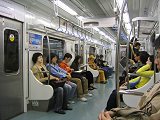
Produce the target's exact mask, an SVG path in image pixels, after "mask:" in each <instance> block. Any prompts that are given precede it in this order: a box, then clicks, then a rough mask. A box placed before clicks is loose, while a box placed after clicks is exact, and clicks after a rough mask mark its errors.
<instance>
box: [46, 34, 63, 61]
mask: <svg viewBox="0 0 160 120" xmlns="http://www.w3.org/2000/svg"><path fill="white" fill-rule="evenodd" d="M49 43H50V52H51V53H55V54H57V55H58V57H59V59H60V60H62V59H63V55H64V41H63V40H60V39H56V38H52V37H49ZM43 55H44V56H48V42H47V37H46V36H44V38H43Z"/></svg>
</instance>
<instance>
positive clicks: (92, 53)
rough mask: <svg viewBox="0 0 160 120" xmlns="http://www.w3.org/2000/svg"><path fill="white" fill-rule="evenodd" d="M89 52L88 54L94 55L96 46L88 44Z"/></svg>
mask: <svg viewBox="0 0 160 120" xmlns="http://www.w3.org/2000/svg"><path fill="white" fill-rule="evenodd" d="M89 54H90V55H95V54H96V48H95V47H92V46H90V47H89Z"/></svg>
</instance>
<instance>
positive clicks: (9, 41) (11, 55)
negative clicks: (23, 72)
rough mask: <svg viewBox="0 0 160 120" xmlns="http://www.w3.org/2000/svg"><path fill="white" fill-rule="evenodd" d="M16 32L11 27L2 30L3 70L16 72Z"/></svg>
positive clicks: (17, 41) (17, 53) (17, 39)
mask: <svg viewBox="0 0 160 120" xmlns="http://www.w3.org/2000/svg"><path fill="white" fill-rule="evenodd" d="M18 48H19V37H18V32H17V31H15V30H11V29H5V31H4V72H5V73H16V72H18V69H19V50H18Z"/></svg>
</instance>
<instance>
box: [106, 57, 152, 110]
mask: <svg viewBox="0 0 160 120" xmlns="http://www.w3.org/2000/svg"><path fill="white" fill-rule="evenodd" d="M153 69H154V57H153V56H150V57H149V59H148V61H147V62H146V65H145V66H143V67H141V68H140V69H138V71H137V72H136V73H137V74H138V75H139V76H140V77H136V78H134V79H132V80H130V81H129V85H130V89H137V88H140V87H142V86H144V85H145V84H146V83H147V82H148V81H149V80H150V78H151V76H152V75H153V74H154V71H153ZM126 84H127V83H125V84H124V85H121V87H120V89H124V88H125V89H126V88H127V87H126ZM116 95H117V91H116V90H113V91H112V93H111V95H110V97H109V99H108V101H107V106H106V108H105V109H106V110H110V109H112V108H115V107H117V102H116V101H117V99H116Z"/></svg>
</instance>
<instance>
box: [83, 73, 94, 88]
mask: <svg viewBox="0 0 160 120" xmlns="http://www.w3.org/2000/svg"><path fill="white" fill-rule="evenodd" d="M82 75H83V76H84V77H86V78H87V79H88V88H89V87H90V85H91V84H93V75H92V73H91V72H90V71H83V72H82Z"/></svg>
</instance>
